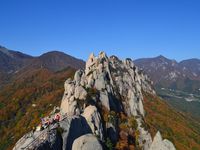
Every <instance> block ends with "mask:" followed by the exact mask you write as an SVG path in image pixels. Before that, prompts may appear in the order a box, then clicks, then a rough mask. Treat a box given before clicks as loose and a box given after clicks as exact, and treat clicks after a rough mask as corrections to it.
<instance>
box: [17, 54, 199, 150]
mask: <svg viewBox="0 0 200 150" xmlns="http://www.w3.org/2000/svg"><path fill="white" fill-rule="evenodd" d="M64 87H65V91H64V94H63V98H62V101H61V106H60V112H59V114H60V115H61V118H62V119H61V120H60V122H59V126H57V125H58V124H57V123H54V122H52V123H50V125H49V129H50V131H48V132H47V130H46V129H44V130H42V131H36V132H32V133H33V136H35V135H38V134H40V133H46V134H47V135H48V136H47V137H49V136H50V139H52V140H49V139H48V138H45V139H44V140H42V141H40V142H39V143H38V144H37V145H35V144H34V142H33V143H32V142H31V138H28V139H27V138H24V137H22V138H21V139H20V141H23V143H25V144H21V142H20V141H19V142H18V143H16V145H15V148H20V147H27V144H30V145H31V147H32V148H36V149H37V148H40V149H44V148H45V147H48V148H49V149H54V147H57V149H69V150H70V149H73V150H75V149H81V148H83V147H84V148H85V149H88V150H90V149H100V150H101V149H119V150H121V149H133V150H135V149H136V150H140V149H144V150H158V149H166V150H168V149H170V150H172V149H173V150H174V149H175V148H174V146H173V144H172V143H171V142H170V141H172V142H173V143H174V144H175V147H176V149H178V150H179V149H180V150H183V149H184V150H189V149H193V150H196V149H199V147H200V142H199V139H200V126H199V123H198V122H196V121H194V120H193V119H189V117H187V116H185V114H182V113H179V112H177V111H176V110H175V109H173V108H172V107H170V106H169V105H167V104H166V103H165V102H163V101H162V100H161V99H160V98H158V96H156V94H155V92H154V90H153V89H152V87H151V81H150V80H149V79H148V78H147V76H146V75H144V74H143V73H142V72H140V71H139V70H138V68H137V67H136V66H135V65H134V64H133V62H132V61H131V60H130V59H126V60H124V61H121V60H119V59H118V58H117V57H115V56H112V57H110V58H108V57H107V56H106V55H105V53H100V54H99V56H98V57H95V56H94V55H90V57H89V59H88V61H87V63H86V69H85V70H79V71H77V72H76V73H75V75H74V79H73V80H72V79H67V80H66V81H65V83H64ZM54 115H56V114H50V115H48V117H49V118H51V117H54ZM158 130H159V131H160V132H161V133H162V136H163V138H166V139H164V140H162V136H161V135H160V133H159V132H158ZM48 133H49V134H48ZM153 137H154V138H153ZM167 139H169V140H170V141H169V140H167ZM28 141H29V142H28ZM92 141H93V142H92ZM73 143H74V144H73ZM77 143H78V144H77Z"/></svg>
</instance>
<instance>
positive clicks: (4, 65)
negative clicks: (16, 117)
mask: <svg viewBox="0 0 200 150" xmlns="http://www.w3.org/2000/svg"><path fill="white" fill-rule="evenodd" d="M84 66H85V62H84V61H83V60H80V59H77V58H75V57H72V56H70V55H67V54H65V53H63V52H59V51H51V52H48V53H45V54H43V55H41V56H38V57H33V56H30V55H27V54H24V53H21V52H18V51H13V50H9V49H7V48H5V47H3V46H0V87H1V85H3V84H5V83H8V82H9V81H10V80H11V78H13V76H16V75H17V74H23V73H25V72H28V71H29V70H33V69H38V68H45V69H48V70H49V71H53V72H56V71H60V70H63V69H65V68H67V67H71V68H74V69H79V68H84Z"/></svg>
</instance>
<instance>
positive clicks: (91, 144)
mask: <svg viewBox="0 0 200 150" xmlns="http://www.w3.org/2000/svg"><path fill="white" fill-rule="evenodd" d="M94 149H95V150H103V148H102V146H101V144H100V143H99V141H98V140H97V138H96V137H95V136H94V135H93V134H86V135H83V136H81V137H79V138H77V139H76V140H75V141H74V143H73V146H72V150H94Z"/></svg>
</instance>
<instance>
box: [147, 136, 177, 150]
mask: <svg viewBox="0 0 200 150" xmlns="http://www.w3.org/2000/svg"><path fill="white" fill-rule="evenodd" d="M150 150H176V148H175V147H174V145H173V144H172V142H170V141H169V140H167V139H164V140H163V139H162V136H161V134H160V132H157V134H156V135H155V137H154V140H153V143H152V145H151V147H150Z"/></svg>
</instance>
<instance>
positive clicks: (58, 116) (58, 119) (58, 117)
mask: <svg viewBox="0 0 200 150" xmlns="http://www.w3.org/2000/svg"><path fill="white" fill-rule="evenodd" d="M54 120H55V121H56V122H59V121H60V114H56V115H55V116H54Z"/></svg>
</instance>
